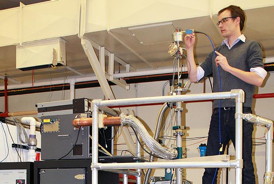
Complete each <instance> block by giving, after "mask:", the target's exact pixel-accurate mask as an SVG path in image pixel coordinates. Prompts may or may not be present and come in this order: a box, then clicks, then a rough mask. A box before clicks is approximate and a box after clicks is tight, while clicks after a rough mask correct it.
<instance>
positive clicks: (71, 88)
mask: <svg viewBox="0 0 274 184" xmlns="http://www.w3.org/2000/svg"><path fill="white" fill-rule="evenodd" d="M69 84H70V88H69V90H70V99H71V100H73V99H74V98H75V80H71V81H70V83H69Z"/></svg>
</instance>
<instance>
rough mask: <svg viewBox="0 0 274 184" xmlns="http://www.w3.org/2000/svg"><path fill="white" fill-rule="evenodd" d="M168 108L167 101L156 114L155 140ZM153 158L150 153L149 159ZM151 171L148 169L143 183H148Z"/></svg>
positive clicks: (157, 137)
mask: <svg viewBox="0 0 274 184" xmlns="http://www.w3.org/2000/svg"><path fill="white" fill-rule="evenodd" d="M167 109H168V105H167V103H165V104H164V105H163V106H162V108H161V111H160V114H159V116H158V121H157V125H156V130H155V134H154V137H153V138H154V139H155V140H156V141H158V139H159V135H160V130H161V129H160V128H161V127H162V123H163V116H164V114H165V112H166V110H167ZM153 159H154V156H153V155H150V157H149V161H150V162H152V161H153ZM151 171H152V169H148V170H147V172H146V175H145V181H144V184H148V182H149V178H150V175H151Z"/></svg>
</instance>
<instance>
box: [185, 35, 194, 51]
mask: <svg viewBox="0 0 274 184" xmlns="http://www.w3.org/2000/svg"><path fill="white" fill-rule="evenodd" d="M195 41H196V37H195V34H194V33H193V34H187V35H185V37H184V42H185V47H186V49H187V50H188V49H193V47H194V44H195Z"/></svg>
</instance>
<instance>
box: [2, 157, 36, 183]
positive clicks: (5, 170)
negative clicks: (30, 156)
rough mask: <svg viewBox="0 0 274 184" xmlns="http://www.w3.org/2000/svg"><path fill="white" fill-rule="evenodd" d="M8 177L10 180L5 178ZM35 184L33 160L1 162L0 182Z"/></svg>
mask: <svg viewBox="0 0 274 184" xmlns="http://www.w3.org/2000/svg"><path fill="white" fill-rule="evenodd" d="M5 177H6V178H8V181H3V180H5ZM2 182H5V183H8V184H34V182H33V163H32V162H2V163H0V183H2Z"/></svg>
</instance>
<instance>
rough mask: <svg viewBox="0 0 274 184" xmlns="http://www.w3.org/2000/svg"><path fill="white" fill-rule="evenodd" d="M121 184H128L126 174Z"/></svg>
mask: <svg viewBox="0 0 274 184" xmlns="http://www.w3.org/2000/svg"><path fill="white" fill-rule="evenodd" d="M123 184H128V176H127V174H124V181H123Z"/></svg>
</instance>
